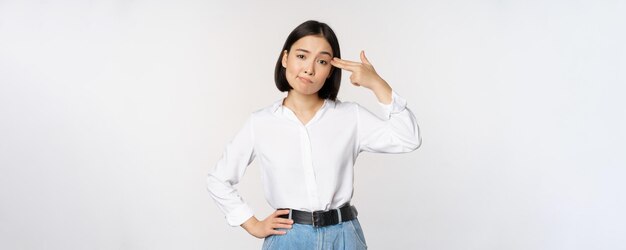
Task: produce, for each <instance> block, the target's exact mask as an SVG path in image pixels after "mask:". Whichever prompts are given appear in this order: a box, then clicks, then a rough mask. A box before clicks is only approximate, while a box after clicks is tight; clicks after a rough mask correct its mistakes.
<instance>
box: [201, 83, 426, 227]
mask: <svg viewBox="0 0 626 250" xmlns="http://www.w3.org/2000/svg"><path fill="white" fill-rule="evenodd" d="M282 103H283V100H282V99H281V100H278V101H276V102H275V103H274V104H273V105H271V106H269V107H266V108H263V109H261V110H258V111H255V112H253V113H252V114H251V115H250V117H249V118H248V119H247V121H246V122H245V125H244V126H243V128H242V129H241V130H240V131H239V132H238V133H237V135H236V136H235V137H234V139H233V140H232V141H231V142H230V143H229V144H228V146H227V147H226V150H225V151H224V154H223V156H222V158H221V159H220V160H219V161H218V162H217V164H216V165H215V167H214V168H213V169H212V170H211V171H210V172H209V174H208V180H207V181H208V190H209V193H210V194H211V197H212V198H213V199H214V200H215V201H216V203H217V205H218V207H219V208H220V209H221V210H222V212H223V213H224V214H225V215H226V220H227V222H228V224H230V225H231V226H239V225H241V224H243V223H244V222H245V221H246V220H248V219H249V218H250V217H252V216H253V212H252V210H251V209H250V207H249V206H248V205H247V204H246V202H245V201H244V200H243V199H242V197H241V196H240V195H239V193H238V192H237V190H236V189H235V188H234V185H235V184H237V183H238V182H239V180H240V179H241V177H242V176H243V174H244V173H245V171H246V168H247V167H248V165H249V164H250V163H251V162H252V161H253V160H254V159H257V160H258V161H259V166H260V168H261V169H260V170H261V178H262V183H263V188H264V192H265V198H266V200H267V201H268V202H269V204H270V206H271V207H273V208H274V209H276V208H293V209H298V210H304V211H316V210H329V209H335V208H337V207H339V206H341V205H342V204H343V203H345V202H349V201H350V199H351V198H352V190H353V177H354V169H353V167H354V162H355V161H356V157H357V156H358V155H359V153H361V152H363V151H367V152H376V153H404V152H410V151H413V150H415V149H417V148H418V147H419V146H420V144H421V136H420V133H419V128H418V126H417V122H416V120H415V116H414V115H413V113H412V112H411V111H410V110H409V109H408V108H407V107H406V100H404V99H403V98H401V97H400V96H398V95H397V94H396V93H395V91H392V102H391V103H390V104H387V105H385V104H382V103H380V105H381V106H382V107H383V109H384V111H385V116H384V118H383V119H381V118H379V117H377V116H375V115H374V114H372V113H371V112H370V111H368V110H367V109H365V108H363V107H362V106H360V105H358V104H356V103H352V102H341V101H330V100H325V101H324V104H323V105H322V107H321V108H320V109H319V110H318V111H317V113H316V114H315V116H314V117H313V118H312V119H311V120H310V121H309V122H308V123H307V124H306V125H305V124H302V122H300V120H298V118H297V117H296V115H295V114H294V113H293V112H292V111H291V110H290V109H289V108H287V107H284V106H283V105H282Z"/></svg>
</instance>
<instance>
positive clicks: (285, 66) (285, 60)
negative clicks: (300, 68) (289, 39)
mask: <svg viewBox="0 0 626 250" xmlns="http://www.w3.org/2000/svg"><path fill="white" fill-rule="evenodd" d="M287 55H288V53H287V50H285V51H283V60H282V62H281V63H282V64H283V68H287Z"/></svg>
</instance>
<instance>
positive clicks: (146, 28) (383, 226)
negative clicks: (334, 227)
mask: <svg viewBox="0 0 626 250" xmlns="http://www.w3.org/2000/svg"><path fill="white" fill-rule="evenodd" d="M624 13H626V4H625V2H624V1H591V0H586V1H565V0H563V1H558V0H553V1H506V0H501V1H496V0H492V1H486V0H485V1H437V0H424V1H406V2H393V1H378V2H374V1H371V2H369V3H367V4H366V3H365V2H363V1H357V0H352V1H341V2H334V1H306V2H298V3H296V2H293V1H282V2H279V1H248V2H241V1H230V3H226V1H223V3H217V2H210V1H173V0H172V1H146V0H138V1H120V0H118V1H95V0H94V1H17V0H16V1H10V0H9V1H7V0H0V119H1V122H0V249H150V250H153V249H258V248H260V246H261V244H262V240H259V239H256V238H254V237H252V236H249V235H248V234H247V233H246V232H245V231H244V230H243V229H241V228H238V227H229V226H228V225H227V224H226V220H225V219H224V216H223V214H221V212H220V211H219V210H218V208H217V206H216V205H215V204H214V202H213V201H212V200H211V199H210V197H209V195H208V193H207V191H206V188H205V178H206V173H207V172H208V170H209V169H210V168H211V167H213V165H214V164H215V163H216V162H217V160H218V159H219V157H220V156H221V154H222V151H223V149H224V147H225V146H226V144H227V143H228V141H229V140H230V139H232V137H233V136H234V134H235V133H236V132H237V131H238V130H239V128H240V127H241V126H242V124H243V122H244V120H245V119H246V118H247V116H248V115H249V114H250V112H252V111H254V110H257V109H259V108H262V107H264V106H266V105H269V104H270V103H271V102H273V101H275V100H277V99H279V98H281V97H282V96H283V95H284V94H283V93H280V92H278V91H277V90H276V88H275V87H274V82H273V70H274V64H275V61H276V59H277V57H278V54H279V53H280V49H281V47H282V45H283V43H284V40H285V38H286V37H287V35H288V34H289V32H291V30H292V29H293V28H295V27H296V26H297V25H298V24H300V23H301V22H303V21H306V20H308V19H316V20H320V21H323V22H327V23H328V24H330V26H331V27H332V28H333V29H334V30H335V32H336V33H337V35H338V37H339V41H340V44H341V48H342V53H343V58H344V59H348V60H358V53H359V51H360V50H361V49H363V50H365V51H366V54H367V55H368V57H369V59H370V61H371V62H372V63H373V65H374V66H375V67H376V69H377V71H378V73H379V74H380V75H382V76H383V78H385V79H386V80H387V81H388V82H389V83H390V84H391V85H392V87H393V88H394V89H395V90H396V91H397V92H398V93H399V94H401V95H402V96H403V97H405V98H406V99H408V101H409V107H410V108H411V109H412V110H413V112H414V113H415V115H416V116H417V118H418V122H419V124H420V127H421V130H422V137H423V145H422V147H421V148H420V149H418V150H417V151H415V152H413V153H409V154H402V155H375V154H364V155H361V157H360V158H359V160H358V162H357V166H356V168H357V171H356V183H355V188H356V190H355V197H354V199H353V203H354V204H355V205H356V206H357V208H358V209H359V211H360V220H361V223H362V225H363V227H364V232H365V236H366V239H367V242H368V244H369V246H370V248H371V249H494V250H495V249H626V238H625V237H624V235H626V216H625V215H624V211H626V197H625V195H624V190H625V189H626V184H624V179H625V178H626V154H625V151H626V150H625V149H626V146H625V142H626V132H625V129H624V127H625V126H626V111H625V109H624V106H626V101H624V99H623V97H624V94H625V93H626V87H625V83H626V81H625V80H626V78H625V77H624V71H625V69H626V62H625V58H626V50H625V46H624V44H626V35H625V33H624V27H625V26H624V25H625V24H626V18H625V15H624ZM348 77H349V74H348V73H345V74H344V81H343V86H342V89H341V91H340V95H339V97H340V99H341V100H344V101H357V102H359V103H361V104H363V105H365V106H366V107H368V108H370V109H372V110H378V106H376V99H375V97H374V95H373V94H372V93H370V92H369V91H368V90H366V89H363V88H357V87H354V86H352V85H350V84H349V82H348ZM238 187H239V189H240V192H241V193H242V195H243V196H244V198H245V199H246V200H247V201H248V202H249V203H250V205H251V206H252V207H253V208H254V209H255V210H256V215H257V217H259V218H264V217H265V216H267V215H268V214H269V213H270V212H271V208H270V207H269V206H268V205H267V204H266V203H265V201H264V199H263V195H262V193H260V192H261V190H262V189H261V184H260V178H259V173H258V167H257V166H256V164H252V165H251V166H250V168H249V169H248V171H247V173H246V176H245V178H244V179H243V181H242V183H241V184H240V185H239V186H238Z"/></svg>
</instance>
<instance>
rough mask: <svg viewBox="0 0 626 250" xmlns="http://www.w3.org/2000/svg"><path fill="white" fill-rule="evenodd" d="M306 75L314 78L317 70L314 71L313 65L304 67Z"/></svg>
mask: <svg viewBox="0 0 626 250" xmlns="http://www.w3.org/2000/svg"><path fill="white" fill-rule="evenodd" d="M304 73H305V74H307V75H310V76H313V75H314V74H315V70H313V63H310V64H308V65H307V66H306V67H304Z"/></svg>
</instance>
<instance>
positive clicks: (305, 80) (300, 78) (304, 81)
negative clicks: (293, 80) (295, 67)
mask: <svg viewBox="0 0 626 250" xmlns="http://www.w3.org/2000/svg"><path fill="white" fill-rule="evenodd" d="M298 79H299V80H300V81H302V82H303V83H313V81H311V80H309V79H306V78H304V77H299V76H298Z"/></svg>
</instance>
